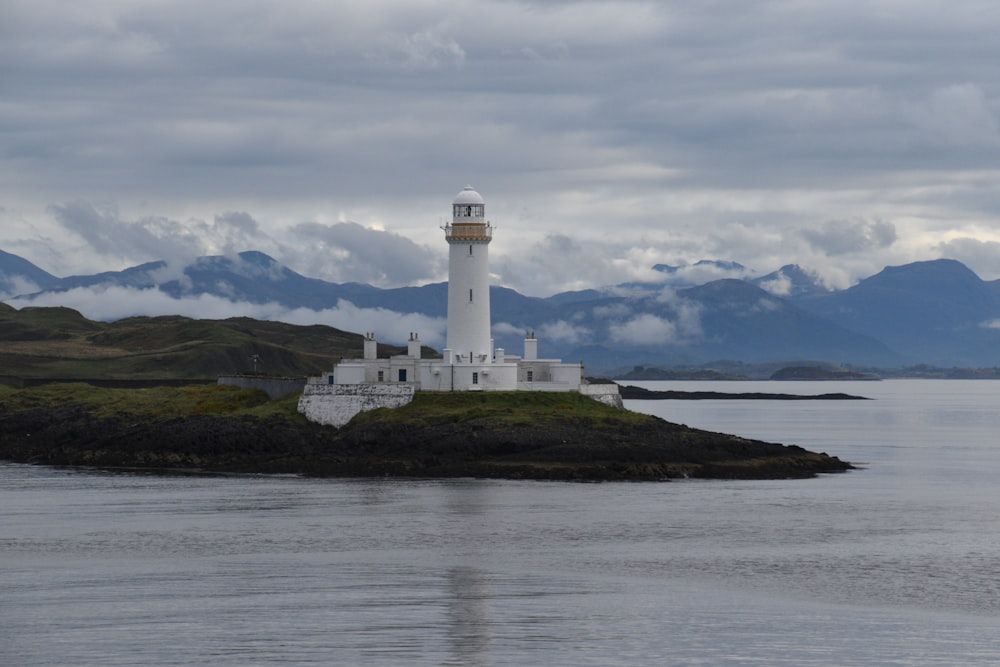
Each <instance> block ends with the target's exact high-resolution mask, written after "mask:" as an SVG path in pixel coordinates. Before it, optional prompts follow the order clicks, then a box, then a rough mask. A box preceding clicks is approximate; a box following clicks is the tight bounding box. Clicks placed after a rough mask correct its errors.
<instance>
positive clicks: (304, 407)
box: [299, 384, 414, 428]
mask: <svg viewBox="0 0 1000 667" xmlns="http://www.w3.org/2000/svg"><path fill="white" fill-rule="evenodd" d="M413 393H414V387H413V385H411V384H307V385H306V387H305V389H304V390H303V392H302V398H300V399H299V412H301V413H302V414H304V415H305V416H306V419H308V420H309V421H311V422H316V423H318V424H325V425H326V426H336V427H337V428H340V427H341V426H343V425H344V424H346V423H347V422H349V421H351V419H353V418H354V415H356V414H358V413H359V412H365V411H367V410H374V409H376V408H398V407H400V406H403V405H406V404H407V403H409V402H410V401H412V400H413Z"/></svg>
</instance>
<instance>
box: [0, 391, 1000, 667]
mask: <svg viewBox="0 0 1000 667" xmlns="http://www.w3.org/2000/svg"><path fill="white" fill-rule="evenodd" d="M643 384H644V385H645V386H657V387H673V388H678V389H687V390H694V389H698V388H708V389H712V390H717V391H783V392H794V393H822V392H828V391H846V392H849V393H854V394H862V395H866V396H871V397H873V398H876V399H877V400H873V401H866V402H826V401H824V402H805V403H803V402H770V401H768V402H761V401H699V402H692V401H649V402H646V401H635V402H630V406H629V407H631V408H633V409H636V410H643V411H647V412H653V413H656V414H658V415H660V416H663V417H665V418H667V419H670V420H672V421H679V422H683V423H687V424H689V425H692V426H698V427H703V428H710V429H713V430H719V431H727V432H735V433H739V434H741V435H746V436H751V437H756V438H764V439H768V440H774V441H780V442H786V443H796V444H801V445H803V446H806V447H808V448H811V449H817V450H822V451H826V452H828V453H831V454H835V455H837V456H840V457H841V458H844V459H847V460H850V461H852V462H855V463H860V464H863V465H864V469H862V470H859V471H855V472H851V473H848V474H844V475H831V476H824V477H822V478H819V479H813V480H799V481H773V482H694V481H691V482H676V483H665V484H561V483H526V482H502V481H474V480H460V481H393V480H303V479H296V478H288V477H286V478H265V477H254V476H250V477H152V476H138V475H125V474H108V473H102V472H89V471H78V470H66V469H51V468H41V467H30V466H19V465H9V464H0V664H4V665H8V664H9V665H25V666H28V665H139V664H142V665H192V664H193V665H198V664H212V665H275V664H288V665H319V664H322V665H326V664H344V665H354V664H369V665H397V664H427V665H539V664H546V665H643V664H654V663H655V664H671V665H706V666H707V665H711V666H716V665H769V666H770V665H796V666H803V665H831V666H832V665H837V666H843V665H865V666H866V667H867V666H871V665H948V666H953V665H997V664H1000V493H998V484H997V472H998V470H1000V438H998V436H997V434H998V432H1000V382H988V381H983V382H974V381H970V382H964V381H926V382H911V381H886V382H876V383H863V382H862V383H839V382H838V383H801V384H800V383H780V384H779V383H710V384H704V383H671V384H668V383H643Z"/></svg>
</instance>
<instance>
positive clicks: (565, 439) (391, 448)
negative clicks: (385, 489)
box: [0, 383, 851, 481]
mask: <svg viewBox="0 0 1000 667" xmlns="http://www.w3.org/2000/svg"><path fill="white" fill-rule="evenodd" d="M297 400H298V397H297V396H291V397H288V398H284V399H279V400H270V399H268V397H267V395H266V394H264V393H263V392H260V391H256V390H241V389H237V388H235V387H227V386H214V385H195V386H188V387H151V388H144V389H111V388H99V387H94V386H90V385H87V384H82V383H67V384H51V385H45V386H41V387H33V388H26V389H11V388H4V387H0V458H2V459H6V460H9V461H18V462H29V463H39V464H49V465H83V466H95V467H111V468H141V469H155V470H163V471H168V470H188V471H200V472H241V473H293V474H302V475H314V476H337V477H356V476H400V477H493V478H516V479H558V480H581V481H600V480H636V481H638V480H667V479H672V478H683V477H694V478H717V479H773V478H788V477H810V476H813V475H815V474H817V473H827V472H841V471H844V470H848V469H850V468H851V465H850V464H849V463H846V462H844V461H841V460H839V459H837V458H836V457H832V456H828V455H826V454H818V453H813V452H809V451H806V450H805V449H802V448H800V447H796V446H784V445H778V444H773V443H766V442H761V441H757V440H749V439H746V438H740V437H737V436H733V435H725V434H721V433H711V432H707V431H701V430H698V429H692V428H688V427H687V426H682V425H679V424H672V423H669V422H666V421H664V420H662V419H659V418H656V417H652V416H648V415H644V414H640V413H635V412H630V411H627V410H618V409H615V408H611V407H608V406H605V405H603V404H600V403H597V402H596V401H593V400H591V399H589V398H586V397H584V396H580V395H579V394H574V393H569V394H567V393H542V392H535V393H529V392H489V393H471V392H470V393H432V392H422V393H418V394H417V395H416V398H415V399H414V401H413V402H412V403H411V404H409V405H407V406H405V407H402V408H397V409H394V410H388V409H381V410H374V411H371V412H367V413H362V414H360V415H358V416H357V417H355V418H354V420H352V421H351V422H350V423H349V424H347V425H346V426H344V427H343V428H340V429H334V428H331V427H326V426H319V425H316V424H312V423H309V422H308V421H306V420H305V419H304V418H303V417H302V416H301V415H300V414H298V412H297V409H296V406H297Z"/></svg>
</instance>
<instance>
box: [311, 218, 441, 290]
mask: <svg viewBox="0 0 1000 667" xmlns="http://www.w3.org/2000/svg"><path fill="white" fill-rule="evenodd" d="M291 233H292V235H293V237H294V238H296V239H297V240H298V241H299V244H298V245H299V246H300V247H304V248H307V249H308V251H303V252H301V253H300V254H299V256H298V258H297V260H298V262H297V263H298V264H299V265H300V266H301V267H302V270H305V271H309V272H310V274H311V275H321V276H324V277H331V279H334V280H339V281H345V282H346V281H351V282H368V283H371V284H374V285H378V286H396V285H400V284H403V285H407V284H412V283H415V282H418V281H422V280H423V281H426V280H429V279H433V278H440V277H441V276H442V274H443V272H442V267H443V262H442V259H443V256H444V255H443V253H442V252H440V251H439V252H435V251H434V250H432V249H430V248H428V247H426V246H422V245H418V244H416V243H414V242H413V241H411V240H410V239H408V238H406V237H404V236H401V235H399V234H396V233H393V232H387V231H381V230H376V229H369V228H367V227H364V226H362V225H359V224H357V223H355V222H338V223H335V224H332V225H324V224H321V223H317V222H303V223H299V224H297V225H295V226H294V227H292V229H291ZM442 245H443V244H442Z"/></svg>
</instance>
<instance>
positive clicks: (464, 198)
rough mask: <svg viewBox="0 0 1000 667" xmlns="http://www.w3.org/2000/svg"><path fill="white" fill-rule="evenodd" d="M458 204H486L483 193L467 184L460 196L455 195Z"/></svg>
mask: <svg viewBox="0 0 1000 667" xmlns="http://www.w3.org/2000/svg"><path fill="white" fill-rule="evenodd" d="M454 203H456V204H485V203H486V202H485V201H483V197H482V195H480V194H479V193H478V192H476V191H475V190H473V189H472V186H471V185H466V186H465V188H463V189H462V191H461V192H459V193H458V196H457V197H455V202H454Z"/></svg>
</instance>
